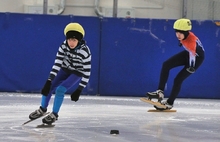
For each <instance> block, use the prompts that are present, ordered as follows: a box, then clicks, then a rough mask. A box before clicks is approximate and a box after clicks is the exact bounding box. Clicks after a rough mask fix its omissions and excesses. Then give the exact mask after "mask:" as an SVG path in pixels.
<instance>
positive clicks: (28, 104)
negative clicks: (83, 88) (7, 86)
mask: <svg viewBox="0 0 220 142" xmlns="http://www.w3.org/2000/svg"><path fill="white" fill-rule="evenodd" d="M39 103H40V94H22V93H0V114H1V116H0V124H1V125H0V130H1V131H0V141H5V142H146V141H149V142H150V141H151V142H157V141H163V142H195V141H199V142H207V141H210V142H219V140H220V136H219V132H220V127H219V124H220V119H219V118H220V109H219V108H220V100H207V99H203V100H202V99H177V100H176V104H175V107H174V109H176V110H177V112H176V113H165V112H147V110H148V109H151V108H152V106H151V105H148V104H146V103H144V102H141V101H140V100H139V98H138V97H102V96H81V98H80V100H79V101H78V102H77V103H75V102H72V101H70V99H69V96H65V100H64V103H63V106H62V107H61V111H60V113H59V120H58V121H57V122H56V123H55V124H56V126H55V127H54V128H35V127H36V125H38V124H41V119H39V120H35V121H33V122H31V123H29V124H27V125H25V126H22V123H24V122H25V121H27V120H28V115H29V113H30V112H32V111H33V110H35V109H37V108H38V107H39ZM52 103H53V100H51V103H50V106H49V108H48V110H49V111H50V110H51V108H52ZM112 129H116V130H119V135H110V130H112Z"/></svg>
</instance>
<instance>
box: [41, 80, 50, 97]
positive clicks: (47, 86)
mask: <svg viewBox="0 0 220 142" xmlns="http://www.w3.org/2000/svg"><path fill="white" fill-rule="evenodd" d="M50 87H51V80H47V81H46V83H45V84H44V87H43V89H42V90H41V94H42V95H44V96H47V95H48V94H49V92H50Z"/></svg>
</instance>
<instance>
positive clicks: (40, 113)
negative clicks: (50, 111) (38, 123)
mask: <svg viewBox="0 0 220 142" xmlns="http://www.w3.org/2000/svg"><path fill="white" fill-rule="evenodd" d="M46 112H47V109H43V108H42V107H41V106H40V108H39V109H37V110H35V111H34V112H32V113H31V114H30V115H29V118H30V119H31V120H34V119H37V118H39V117H41V116H43V115H44V113H46Z"/></svg>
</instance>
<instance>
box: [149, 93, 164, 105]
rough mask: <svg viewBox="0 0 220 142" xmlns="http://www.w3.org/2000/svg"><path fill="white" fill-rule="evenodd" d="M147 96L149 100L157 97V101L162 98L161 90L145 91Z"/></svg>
mask: <svg viewBox="0 0 220 142" xmlns="http://www.w3.org/2000/svg"><path fill="white" fill-rule="evenodd" d="M147 97H148V99H149V100H151V99H152V98H155V99H158V102H161V101H162V100H163V98H164V94H163V91H162V90H156V91H155V92H147Z"/></svg>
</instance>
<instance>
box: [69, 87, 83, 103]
mask: <svg viewBox="0 0 220 142" xmlns="http://www.w3.org/2000/svg"><path fill="white" fill-rule="evenodd" d="M81 92H82V89H76V90H75V91H74V92H73V93H72V94H71V100H72V101H75V102H77V101H78V100H79V96H80V94H81Z"/></svg>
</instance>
